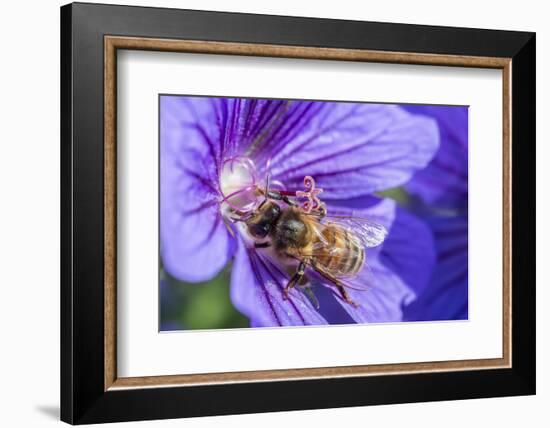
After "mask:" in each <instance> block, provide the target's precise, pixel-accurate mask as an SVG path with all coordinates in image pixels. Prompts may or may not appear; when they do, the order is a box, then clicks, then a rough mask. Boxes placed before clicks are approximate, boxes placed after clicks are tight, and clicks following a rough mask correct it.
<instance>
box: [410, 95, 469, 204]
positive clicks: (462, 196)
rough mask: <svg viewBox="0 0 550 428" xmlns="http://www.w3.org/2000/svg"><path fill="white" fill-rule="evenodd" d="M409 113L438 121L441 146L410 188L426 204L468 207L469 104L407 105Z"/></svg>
mask: <svg viewBox="0 0 550 428" xmlns="http://www.w3.org/2000/svg"><path fill="white" fill-rule="evenodd" d="M406 108H407V110H408V111H409V112H412V113H415V114H421V115H425V117H431V118H434V119H435V120H437V123H438V125H439V133H440V141H441V144H440V147H439V150H438V152H437V154H436V156H435V158H434V159H433V160H432V162H431V163H430V164H429V166H428V167H427V168H426V169H424V170H423V171H420V172H419V173H418V174H416V175H415V177H414V179H413V180H412V181H411V182H409V183H408V184H407V190H408V191H409V192H411V193H412V194H414V195H417V196H419V197H420V198H421V199H422V200H423V201H424V202H425V203H427V204H430V205H434V204H435V205H437V206H439V207H451V208H466V207H467V204H468V107H449V106H407V107H406Z"/></svg>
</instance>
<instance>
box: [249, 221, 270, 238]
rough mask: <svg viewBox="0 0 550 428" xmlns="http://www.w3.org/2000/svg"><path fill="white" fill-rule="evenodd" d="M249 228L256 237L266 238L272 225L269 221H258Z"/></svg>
mask: <svg viewBox="0 0 550 428" xmlns="http://www.w3.org/2000/svg"><path fill="white" fill-rule="evenodd" d="M249 230H250V233H251V234H252V236H255V237H256V238H265V237H266V236H267V234H268V233H269V230H270V226H269V224H268V223H258V224H253V225H251V226H250V228H249Z"/></svg>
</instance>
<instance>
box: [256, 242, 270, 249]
mask: <svg viewBox="0 0 550 428" xmlns="http://www.w3.org/2000/svg"><path fill="white" fill-rule="evenodd" d="M268 247H271V242H256V243H255V244H254V248H268Z"/></svg>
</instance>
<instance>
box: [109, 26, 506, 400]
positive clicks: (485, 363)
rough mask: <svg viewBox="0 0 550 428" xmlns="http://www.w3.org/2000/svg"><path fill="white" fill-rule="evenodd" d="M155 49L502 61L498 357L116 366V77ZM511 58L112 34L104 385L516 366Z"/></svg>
mask: <svg viewBox="0 0 550 428" xmlns="http://www.w3.org/2000/svg"><path fill="white" fill-rule="evenodd" d="M118 49H130V50H148V51H169V52H184V53H203V54H224V55H244V56H264V57H266V56H267V57H282V58H301V59H324V60H339V61H363V62H383V63H399V64H419V65H442V66H457V67H476V68H494V69H501V70H502V81H503V219H502V220H503V259H502V260H503V326H502V332H503V350H502V351H503V356H502V358H495V359H476V360H459V361H437V362H422V363H404V364H381V365H361V366H344V367H324V368H307V369H284V370H263V371H247V372H230V373H205V374H191V375H171V376H149V377H131V378H118V377H117V375H116V373H117V368H116V342H117V339H116V328H117V325H116V177H117V172H116V123H117V122H116V120H117V119H116V81H117V73H116V67H117V64H116V62H117V57H116V54H117V50H118ZM511 82H512V60H511V58H499V57H478V56H460V55H436V54H418V53H406V52H382V51H369V50H358V49H334V48H316V47H299V46H283V45H265V44H249V43H228V42H211V41H194V40H170V39H155V38H137V37H119V36H105V37H104V329H105V336H104V390H105V391H107V390H111V389H121V388H143V387H164V386H175V385H178V386H191V385H204V384H220V383H242V382H260V381H269V380H279V381H280V380H297V379H308V378H337V377H359V376H369V375H381V374H387V375H392V374H405V373H421V372H442V371H459V370H470V369H496V368H509V367H511V361H512V355H511V343H512V315H511V313H512V312H511V291H512V290H511V284H512V282H511V278H512V265H511V260H512V258H511V249H512V246H511V245H512V242H511V239H512V235H511V225H512V223H511V221H512V216H511V214H512V204H511V191H512V188H511V186H512V172H511V171H512V169H511V167H512V165H511V149H512V143H511V135H512V134H511V123H512V121H511V114H512V109H511V106H512V100H511V96H512V95H511V91H512V88H511Z"/></svg>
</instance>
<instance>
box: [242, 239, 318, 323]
mask: <svg viewBox="0 0 550 428" xmlns="http://www.w3.org/2000/svg"><path fill="white" fill-rule="evenodd" d="M260 251H261V250H260ZM260 251H258V250H256V249H254V248H247V246H246V244H245V243H244V242H243V241H242V240H239V244H238V249H237V255H236V257H235V261H234V263H233V267H232V271H231V301H232V302H233V305H234V306H235V307H236V308H237V309H238V310H239V311H240V312H242V313H243V314H244V315H246V316H248V317H249V318H250V319H251V320H252V325H254V326H261V327H272V326H299V325H322V324H327V321H326V320H325V319H324V318H323V317H322V316H321V315H320V314H319V313H318V312H317V311H316V310H315V308H314V307H313V306H312V304H311V302H310V301H309V300H308V299H307V297H306V296H304V295H303V294H302V293H301V292H300V291H299V290H298V289H297V288H294V289H292V290H291V291H290V296H289V299H288V300H285V299H283V288H284V286H285V285H286V283H287V281H288V275H287V274H286V273H285V272H284V271H283V270H282V269H281V268H280V267H279V266H278V265H277V264H276V262H274V261H273V260H271V258H269V257H267V256H265V255H264V254H263V253H261V252H260Z"/></svg>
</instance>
